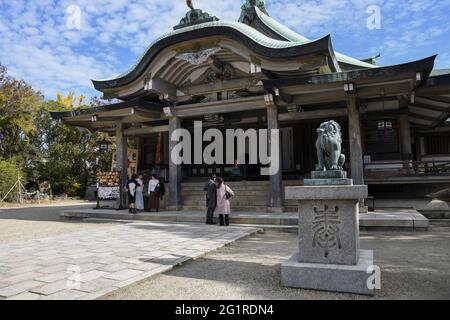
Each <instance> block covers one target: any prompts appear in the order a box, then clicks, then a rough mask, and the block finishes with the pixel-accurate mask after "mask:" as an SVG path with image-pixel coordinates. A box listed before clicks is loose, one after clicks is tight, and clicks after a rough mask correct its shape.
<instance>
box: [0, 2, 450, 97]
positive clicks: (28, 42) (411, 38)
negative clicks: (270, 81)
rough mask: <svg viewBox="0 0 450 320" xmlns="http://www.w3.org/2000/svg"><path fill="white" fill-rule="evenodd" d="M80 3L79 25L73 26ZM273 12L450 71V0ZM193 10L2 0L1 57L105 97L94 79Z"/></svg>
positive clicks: (132, 58) (385, 57) (361, 47)
mask: <svg viewBox="0 0 450 320" xmlns="http://www.w3.org/2000/svg"><path fill="white" fill-rule="evenodd" d="M243 3H244V0H227V1H211V0H194V4H195V6H196V7H199V8H201V9H204V10H206V11H208V12H210V13H212V14H214V15H217V16H218V17H219V18H221V19H222V20H237V19H238V17H239V15H240V7H241V5H242V4H243ZM372 5H376V6H378V7H379V8H380V9H381V29H373V30H369V29H368V28H367V19H368V17H369V15H370V14H369V13H367V9H368V7H370V6H372ZM73 6H76V7H75V8H78V9H79V13H80V18H81V20H80V22H81V23H80V27H79V28H75V29H73V28H72V29H71V28H69V27H68V22H69V26H70V22H71V21H73V19H71V17H74V15H73V13H74V11H73V8H74V7H73ZM266 7H267V10H268V11H269V13H270V14H271V16H272V17H273V18H275V19H277V20H278V21H280V22H282V23H283V24H285V25H287V26H288V27H290V28H292V29H293V30H295V31H297V32H298V33H300V34H302V35H304V36H306V37H308V38H311V39H316V38H321V37H323V36H325V35H327V34H331V35H332V39H333V44H334V47H335V49H336V50H337V51H340V52H342V53H345V54H347V55H350V56H352V57H355V58H365V57H369V56H371V55H375V54H378V53H381V55H382V58H381V59H380V60H379V63H380V65H392V64H398V63H403V62H408V61H411V60H417V59H422V58H424V57H428V56H430V55H433V54H439V57H438V60H437V64H436V68H450V17H449V15H450V0H290V1H289V0H266ZM186 12H187V7H186V4H185V0H95V1H93V0H70V1H69V0H67V1H66V0H60V1H56V0H54V1H52V0H39V1H37V0H33V1H30V0H14V1H11V0H0V62H1V63H2V64H3V65H5V66H6V67H7V68H8V70H9V73H10V74H12V75H13V76H15V77H18V78H22V79H24V80H25V81H27V82H29V83H30V84H32V85H33V86H34V87H35V88H36V89H38V90H40V91H41V92H42V93H43V94H44V95H45V97H46V98H47V99H54V98H55V95H56V92H62V93H67V92H69V91H75V92H76V93H77V94H85V95H87V96H94V95H99V93H97V92H96V91H95V90H94V89H93V87H92V84H91V82H90V79H101V78H108V77H110V76H113V75H116V74H119V73H121V72H122V71H125V70H127V69H128V68H129V67H130V66H132V65H133V64H134V63H135V62H136V61H137V59H138V58H139V57H140V56H141V55H142V53H143V52H144V50H145V49H146V48H147V46H148V45H149V44H150V43H151V42H152V41H153V40H154V39H155V38H156V37H158V36H159V35H161V34H163V33H166V32H169V31H171V30H172V27H173V26H174V25H176V24H177V23H178V22H179V20H180V19H181V18H182V17H183V16H184V14H185V13H186Z"/></svg>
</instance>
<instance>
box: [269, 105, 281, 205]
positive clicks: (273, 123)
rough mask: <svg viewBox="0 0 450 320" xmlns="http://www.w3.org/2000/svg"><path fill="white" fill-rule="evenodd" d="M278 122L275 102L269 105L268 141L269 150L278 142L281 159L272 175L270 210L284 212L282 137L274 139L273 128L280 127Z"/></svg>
mask: <svg viewBox="0 0 450 320" xmlns="http://www.w3.org/2000/svg"><path fill="white" fill-rule="evenodd" d="M279 128H280V127H279V123H278V107H277V106H276V105H274V104H271V105H268V106H267V129H268V141H269V150H271V146H272V143H276V144H278V146H279V148H280V152H279V155H280V159H279V169H278V172H277V173H276V174H274V175H271V176H270V190H269V191H270V208H269V209H270V211H272V212H283V196H282V194H283V193H282V179H283V175H282V172H283V170H282V161H281V143H280V137H278V140H277V141H272V137H271V134H270V133H271V130H273V129H279Z"/></svg>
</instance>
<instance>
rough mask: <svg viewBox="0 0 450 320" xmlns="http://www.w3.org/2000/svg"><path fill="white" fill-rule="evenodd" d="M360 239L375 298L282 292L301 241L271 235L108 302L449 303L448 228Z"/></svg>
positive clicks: (118, 294) (148, 282)
mask: <svg viewBox="0 0 450 320" xmlns="http://www.w3.org/2000/svg"><path fill="white" fill-rule="evenodd" d="M361 236H362V243H361V246H362V248H363V249H374V250H375V263H376V264H377V265H379V266H380V267H381V270H382V290H381V291H378V292H377V294H376V296H375V298H371V297H365V296H358V295H348V294H335V293H326V292H317V291H308V290H295V289H288V288H284V287H282V286H281V285H280V264H281V263H282V262H283V261H284V260H286V259H288V258H289V257H290V256H291V255H292V253H293V252H294V251H295V250H296V248H297V236H296V235H295V234H287V233H277V232H267V233H265V234H259V235H256V236H252V237H249V238H246V239H243V240H240V241H238V242H237V243H235V244H233V245H231V246H229V247H226V248H224V249H221V250H218V251H216V252H212V253H210V254H208V255H207V256H205V257H204V258H201V259H199V260H196V261H193V262H188V263H187V264H185V265H184V266H181V267H178V268H176V269H174V270H173V271H171V272H168V273H166V274H162V275H159V276H156V277H154V278H151V279H148V280H145V281H143V282H140V283H138V284H135V285H132V286H130V287H127V288H125V289H121V290H119V291H116V292H114V293H112V294H110V295H108V296H106V297H104V299H133V300H135V299H155V300H158V299H167V300H180V299H189V300H191V299H192V300H195V299H214V300H229V299H236V300H240V299H255V300H259V299H264V300H266V299H267V300H271V299H283V300H290V299H294V300H310V299H332V300H334V299H450V268H449V266H450V228H438V227H435V228H432V229H430V230H429V231H428V232H414V233H413V232H365V233H363V234H362V235H361Z"/></svg>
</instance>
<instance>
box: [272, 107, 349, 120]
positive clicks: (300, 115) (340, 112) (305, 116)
mask: <svg viewBox="0 0 450 320" xmlns="http://www.w3.org/2000/svg"><path fill="white" fill-rule="evenodd" d="M347 115H348V109H326V110H317V111H307V112H297V113H281V114H279V115H278V120H279V121H304V120H315V119H325V118H330V119H332V118H339V117H346V116H347Z"/></svg>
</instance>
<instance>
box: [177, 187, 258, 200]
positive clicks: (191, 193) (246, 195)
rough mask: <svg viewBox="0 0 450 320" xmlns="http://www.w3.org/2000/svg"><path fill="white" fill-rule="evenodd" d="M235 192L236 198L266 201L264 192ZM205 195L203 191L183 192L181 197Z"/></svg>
mask: <svg viewBox="0 0 450 320" xmlns="http://www.w3.org/2000/svg"><path fill="white" fill-rule="evenodd" d="M233 191H235V193H236V196H245V197H260V198H264V199H267V192H264V191H255V190H236V189H233ZM205 195H206V192H205V191H203V190H183V196H189V197H191V196H192V197H194V196H195V197H204V196H205Z"/></svg>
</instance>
